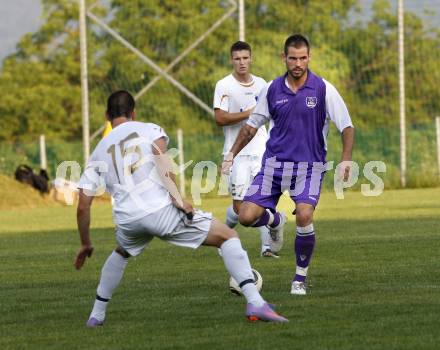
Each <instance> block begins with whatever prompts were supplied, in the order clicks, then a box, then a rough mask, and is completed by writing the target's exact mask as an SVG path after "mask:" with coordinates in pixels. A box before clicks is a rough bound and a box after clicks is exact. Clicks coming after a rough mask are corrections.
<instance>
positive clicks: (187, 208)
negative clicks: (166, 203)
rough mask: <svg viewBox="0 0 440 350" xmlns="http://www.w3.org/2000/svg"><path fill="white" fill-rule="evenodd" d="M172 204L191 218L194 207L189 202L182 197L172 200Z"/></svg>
mask: <svg viewBox="0 0 440 350" xmlns="http://www.w3.org/2000/svg"><path fill="white" fill-rule="evenodd" d="M173 204H174V206H175V207H176V208H177V209H179V210H181V211H183V212H184V213H185V214H186V217H187V218H188V219H189V220H191V219H192V218H193V216H194V208H193V206H192V204H191V203H190V202H187V201H186V200H184V199H182V200H181V201H173Z"/></svg>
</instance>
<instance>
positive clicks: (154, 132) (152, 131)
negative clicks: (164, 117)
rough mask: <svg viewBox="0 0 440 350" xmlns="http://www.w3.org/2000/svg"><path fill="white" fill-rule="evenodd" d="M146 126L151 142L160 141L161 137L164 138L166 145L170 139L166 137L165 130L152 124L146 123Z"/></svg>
mask: <svg viewBox="0 0 440 350" xmlns="http://www.w3.org/2000/svg"><path fill="white" fill-rule="evenodd" d="M147 125H148V136H149V139H150V140H151V142H154V141H156V140H158V139H160V138H161V137H165V139H166V142H167V145H168V142H169V141H170V139H169V137H168V135H167V134H166V133H165V130H164V129H163V128H161V127H160V126H159V125H157V124H154V123H148V124H147Z"/></svg>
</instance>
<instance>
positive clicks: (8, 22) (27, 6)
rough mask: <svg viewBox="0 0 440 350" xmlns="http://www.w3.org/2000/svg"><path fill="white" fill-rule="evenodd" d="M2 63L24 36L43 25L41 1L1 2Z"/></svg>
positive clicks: (0, 46)
mask: <svg viewBox="0 0 440 350" xmlns="http://www.w3.org/2000/svg"><path fill="white" fill-rule="evenodd" d="M0 2H1V6H0V61H1V60H3V58H4V57H5V56H7V55H9V54H10V53H12V52H14V50H15V46H16V45H17V43H18V41H19V40H20V38H21V37H22V36H23V34H26V33H28V32H34V31H36V30H37V29H38V28H39V26H40V24H41V6H40V0H0Z"/></svg>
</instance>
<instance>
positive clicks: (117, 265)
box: [86, 247, 130, 328]
mask: <svg viewBox="0 0 440 350" xmlns="http://www.w3.org/2000/svg"><path fill="white" fill-rule="evenodd" d="M129 256H130V255H129V254H128V253H127V252H126V251H125V250H123V249H122V248H121V247H117V248H116V249H115V250H114V251H113V252H112V253H111V254H110V256H109V257H108V258H107V261H106V262H105V263H104V266H103V267H102V270H101V279H100V281H99V285H98V289H97V291H96V299H95V304H94V305H93V310H92V312H91V313H90V317H89V320H88V321H87V323H86V325H87V327H89V328H95V327H99V326H102V325H103V324H104V320H105V312H106V309H107V305H108V302H109V301H110V299H111V297H112V295H113V291H114V290H115V289H116V287H117V286H118V285H119V283H120V282H121V279H122V276H123V274H124V270H125V267H126V266H127V262H128V257H129Z"/></svg>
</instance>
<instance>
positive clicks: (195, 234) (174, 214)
mask: <svg viewBox="0 0 440 350" xmlns="http://www.w3.org/2000/svg"><path fill="white" fill-rule="evenodd" d="M211 222H212V214H211V213H205V212H203V211H201V210H196V211H195V213H194V217H193V219H192V220H191V221H190V220H188V219H187V218H186V216H185V214H184V213H183V212H182V211H180V210H178V209H177V208H176V207H174V206H173V205H172V204H170V205H168V206H166V207H164V208H162V209H160V210H159V211H157V212H154V213H152V214H149V215H147V216H145V217H143V218H141V219H139V220H136V221H133V222H130V223H128V224H123V225H117V226H116V240H117V241H118V244H119V245H120V246H121V247H122V248H124V249H125V250H126V251H127V252H128V253H129V254H130V255H131V256H136V255H139V254H140V253H141V252H142V251H143V250H144V249H145V247H146V246H147V245H148V243H149V242H150V241H151V240H152V239H153V238H154V237H158V238H160V239H162V240H164V241H168V242H170V243H172V244H175V245H177V246H181V247H188V248H193V249H196V248H198V247H199V246H200V245H201V244H202V243H203V242H204V241H205V239H206V237H207V236H208V232H209V229H210V228H211Z"/></svg>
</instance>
